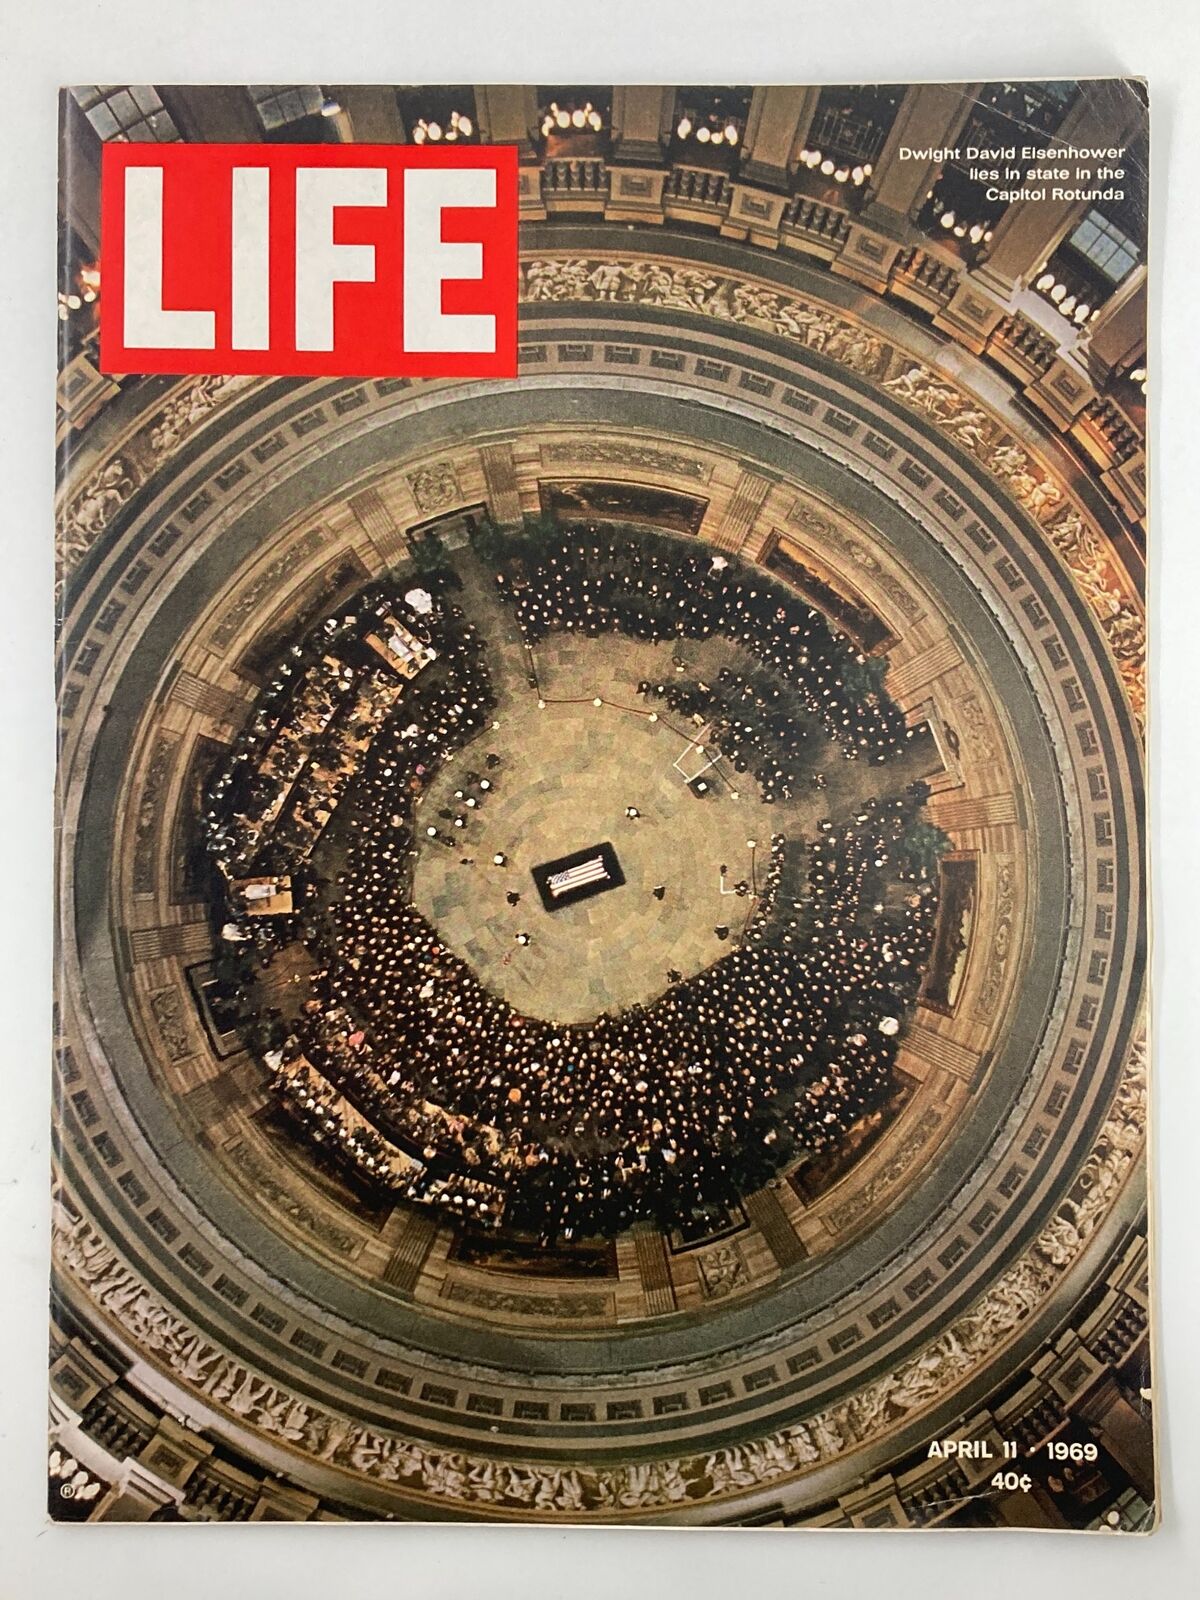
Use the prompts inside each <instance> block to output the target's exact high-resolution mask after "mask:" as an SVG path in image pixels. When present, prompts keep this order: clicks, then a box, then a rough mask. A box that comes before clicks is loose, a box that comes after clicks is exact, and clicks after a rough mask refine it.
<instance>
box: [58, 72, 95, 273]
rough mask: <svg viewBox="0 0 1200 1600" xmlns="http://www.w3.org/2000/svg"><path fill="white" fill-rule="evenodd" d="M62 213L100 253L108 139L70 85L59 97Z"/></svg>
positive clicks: (59, 199)
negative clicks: (102, 181)
mask: <svg viewBox="0 0 1200 1600" xmlns="http://www.w3.org/2000/svg"><path fill="white" fill-rule="evenodd" d="M59 130H60V131H59V137H60V140H61V149H62V151H63V159H62V160H61V161H60V162H59V166H58V214H59V216H60V217H62V219H63V221H64V222H66V223H67V224H68V226H69V227H71V228H73V229H74V230H75V232H76V233H77V234H78V235H79V237H80V239H82V241H83V243H84V245H85V247H86V248H87V249H88V250H90V251H91V252H92V254H93V255H94V256H97V255H99V254H100V152H101V150H102V149H103V148H104V142H103V140H102V139H101V138H100V135H99V134H98V133H97V132H96V130H95V128H93V127H92V125H91V123H90V122H89V121H88V119H87V118H86V117H85V116H84V114H83V112H82V111H81V110H80V109H79V107H78V106H77V105H76V103H75V99H74V96H73V95H72V94H71V93H70V92H69V91H68V90H66V89H64V90H63V91H62V94H61V96H60V99H59Z"/></svg>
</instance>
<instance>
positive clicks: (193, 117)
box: [159, 84, 263, 144]
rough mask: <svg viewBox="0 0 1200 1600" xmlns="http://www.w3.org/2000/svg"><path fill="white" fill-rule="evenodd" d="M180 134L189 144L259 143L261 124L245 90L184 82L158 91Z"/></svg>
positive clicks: (261, 132) (260, 139)
mask: <svg viewBox="0 0 1200 1600" xmlns="http://www.w3.org/2000/svg"><path fill="white" fill-rule="evenodd" d="M159 94H160V96H161V98H162V103H163V105H164V106H166V108H167V110H168V111H169V112H170V113H171V120H172V121H173V122H174V124H175V126H176V127H177V128H178V129H179V133H180V137H181V138H183V139H185V140H187V142H188V143H189V144H259V143H261V141H262V136H263V130H262V124H261V123H260V122H259V120H258V113H257V112H256V111H255V109H254V102H253V101H252V100H251V99H250V94H249V91H248V90H246V89H244V88H242V87H240V86H235V85H222V86H217V85H199V84H184V85H175V86H174V87H171V86H168V87H166V88H162V89H160V90H159Z"/></svg>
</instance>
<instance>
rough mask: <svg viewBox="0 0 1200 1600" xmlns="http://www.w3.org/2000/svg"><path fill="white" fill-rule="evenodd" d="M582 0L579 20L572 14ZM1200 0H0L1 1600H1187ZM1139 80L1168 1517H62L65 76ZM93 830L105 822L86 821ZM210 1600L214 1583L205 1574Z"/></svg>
mask: <svg viewBox="0 0 1200 1600" xmlns="http://www.w3.org/2000/svg"><path fill="white" fill-rule="evenodd" d="M568 12H569V15H568V14H567V13H568ZM1198 43H1200V8H1198V7H1197V5H1196V0H1177V3H1171V0H1140V3H1139V0H1056V3H1054V4H1048V3H1046V0H996V3H994V4H991V5H980V4H976V3H973V0H942V3H941V4H935V5H931V4H924V3H920V0H849V3H847V0H807V3H801V0H782V3H781V0H773V3H758V0H754V3H751V0H740V3H739V0H724V3H719V0H668V3H661V4H654V3H652V0H636V3H630V0H595V3H594V4H592V5H590V6H587V7H586V8H585V7H584V6H582V5H578V4H574V5H572V4H570V3H569V0H560V3H559V4H557V5H555V6H544V5H539V4H530V3H526V4H521V5H516V4H513V3H511V0H493V3H491V4H487V3H486V0H426V3H425V4H422V5H413V4H410V3H408V0H382V3H374V4H372V3H370V0H316V3H309V0H288V3H280V4H276V5H262V4H255V3H252V0H198V3H197V0H189V3H187V4H177V3H172V0H91V3H90V4H81V3H75V0H5V3H4V5H3V8H2V9H0V63H2V66H0V71H2V72H3V90H4V94H3V113H4V115H3V122H4V143H3V146H2V147H0V149H2V154H0V229H2V232H0V311H2V316H3V321H2V323H0V327H2V328H3V346H2V347H3V351H4V354H3V355H2V356H0V394H2V395H3V401H2V405H3V410H2V412H0V451H2V457H0V561H2V563H3V565H2V566H0V696H2V698H3V709H4V724H3V725H4V726H5V728H6V729H9V730H11V731H9V732H7V734H6V736H5V737H4V739H3V742H2V744H0V761H2V762H3V780H2V781H0V944H2V947H0V985H2V988H0V1019H2V1021H0V1040H2V1041H3V1043H2V1045H0V1344H2V1349H0V1452H2V1453H0V1600H41V1597H43V1596H49V1595H59V1594H66V1595H79V1596H81V1597H86V1600H107V1597H108V1596H117V1595H121V1596H124V1597H127V1600H142V1597H143V1596H151V1595H153V1596H158V1595H166V1596H170V1597H171V1600H176V1597H178V1600H191V1597H193V1596H205V1597H208V1596H210V1595H212V1593H213V1591H214V1589H218V1586H223V1588H224V1594H227V1595H228V1596H229V1600H235V1597H237V1600H241V1597H242V1596H253V1597H256V1600H274V1597H276V1596H280V1597H283V1596H287V1597H288V1600H307V1597H308V1596H317V1595H324V1594H327V1593H331V1592H332V1593H335V1594H339V1596H340V1595H344V1596H345V1600H358V1597H359V1596H360V1595H365V1594H367V1593H370V1594H371V1595H372V1596H391V1595H418V1594H419V1595H421V1596H422V1597H423V1600H424V1597H440V1596H455V1597H459V1596H463V1597H465V1596H475V1595H479V1596H481V1597H488V1600H490V1597H496V1600H500V1597H508V1596H521V1597H528V1596H555V1597H558V1596H572V1597H574V1596H578V1597H581V1600H582V1597H591V1596H614V1595H616V1594H618V1593H620V1591H621V1590H622V1589H628V1590H630V1591H632V1592H633V1593H636V1594H639V1595H641V1594H646V1593H651V1594H653V1593H654V1592H655V1591H656V1590H657V1591H658V1592H659V1593H661V1594H664V1595H666V1594H671V1595H674V1594H685V1595H687V1596H688V1597H689V1600H690V1597H693V1596H694V1597H695V1600H701V1597H707V1596H710V1595H712V1596H717V1595H719V1596H723V1597H728V1600H751V1597H752V1596H757V1595H759V1594H767V1593H770V1594H771V1595H772V1596H775V1595H778V1596H780V1597H782V1596H785V1595H786V1596H788V1597H791V1596H800V1595H803V1596H806V1597H807V1596H809V1595H835V1594H836V1595H839V1596H842V1595H850V1596H859V1595H868V1594H873V1593H879V1594H881V1595H888V1596H889V1597H890V1596H900V1597H904V1596H916V1595H925V1594H929V1593H935V1592H936V1593H944V1594H947V1595H950V1594H953V1595H954V1596H955V1597H956V1600H958V1597H971V1600H976V1597H978V1600H990V1597H992V1596H1018V1597H1020V1600H1042V1597H1045V1596H1059V1595H1062V1596H1067V1597H1068V1600H1074V1597H1076V1596H1079V1597H1083V1596H1087V1597H1089V1600H1091V1597H1095V1600H1105V1597H1107V1596H1118V1595H1120V1596H1134V1597H1137V1600H1142V1597H1145V1600H1150V1597H1154V1600H1159V1597H1174V1596H1183V1595H1195V1594H1200V1576H1198V1574H1200V1548H1198V1547H1200V1541H1198V1539H1197V1524H1198V1521H1200V1508H1198V1507H1197V1499H1198V1497H1200V1479H1198V1475H1197V1450H1196V1448H1195V1438H1194V1436H1195V1431H1196V1429H1197V1426H1198V1425H1200V1417H1198V1415H1197V1411H1198V1408H1197V1405H1196V1395H1197V1379H1196V1371H1197V1367H1198V1366H1200V1297H1198V1294H1197V1279H1198V1278H1200V1260H1198V1258H1197V1251H1196V1246H1195V1241H1196V1237H1197V1232H1198V1216H1197V1203H1198V1200H1200V1195H1198V1193H1197V1186H1196V1183H1195V1178H1194V1174H1195V1173H1196V1171H1197V1168H1198V1167H1200V1148H1198V1146H1197V1140H1198V1137H1200V1126H1198V1119H1197V1116H1196V1109H1197V1099H1198V1096H1197V1087H1196V1085H1197V1079H1198V1077H1200V1061H1197V1059H1196V1054H1195V1051H1194V1049H1193V1041H1194V1035H1195V1031H1196V1029H1195V1023H1194V1020H1193V1018H1194V1015H1195V1011H1196V989H1197V985H1198V981H1200V971H1198V968H1197V962H1196V959H1195V945H1196V941H1197V907H1198V906H1200V879H1198V874H1197V850H1196V830H1195V829H1194V828H1193V827H1192V826H1191V822H1192V816H1193V811H1194V807H1195V803H1196V802H1195V797H1196V796H1197V795H1200V769H1198V767H1197V762H1196V740H1195V725H1196V719H1195V709H1194V708H1195V705H1196V703H1197V692H1196V676H1197V672H1198V670H1200V649H1198V648H1197V641H1198V640H1200V585H1198V583H1197V577H1198V569H1200V503H1198V497H1197V491H1196V480H1197V477H1198V476H1200V470H1198V468H1200V429H1198V427H1197V411H1198V407H1197V396H1198V394H1200V348H1198V347H1200V340H1198V339H1197V315H1196V309H1195V308H1196V280H1197V277H1198V276H1200V204H1198V202H1197V193H1198V188H1197V179H1198V177H1200V90H1198V89H1197V87H1196V84H1195V83H1194V81H1193V80H1194V79H1195V78H1196V77H1197V75H1200V49H1198ZM1130 75H1137V76H1144V77H1146V78H1148V79H1149V82H1150V91H1151V103H1152V111H1153V122H1152V148H1153V157H1152V181H1153V189H1152V229H1153V232H1152V248H1153V256H1152V263H1151V264H1152V272H1153V281H1154V298H1153V302H1152V316H1153V323H1154V327H1153V334H1152V344H1151V351H1150V367H1151V372H1152V374H1153V401H1154V412H1155V429H1156V431H1155V439H1154V454H1153V456H1152V463H1151V465H1152V471H1153V510H1154V527H1153V537H1152V550H1153V557H1152V561H1151V567H1150V594H1151V608H1152V618H1153V625H1154V633H1153V639H1154V646H1153V650H1152V662H1153V669H1154V679H1153V700H1152V706H1153V723H1154V726H1153V735H1152V750H1153V776H1154V783H1153V789H1152V800H1151V835H1152V838H1153V840H1154V862H1155V884H1156V908H1155V909H1156V917H1157V928H1156V939H1155V947H1154V981H1155V987H1156V996H1157V1012H1156V1016H1157V1050H1156V1055H1157V1061H1156V1081H1155V1091H1154V1092H1155V1114H1156V1119H1157V1145H1158V1149H1157V1176H1158V1184H1157V1209H1158V1246H1159V1259H1160V1271H1159V1334H1160V1340H1159V1347H1160V1352H1161V1356H1160V1361H1159V1366H1158V1372H1157V1385H1156V1400H1157V1405H1158V1420H1159V1428H1160V1447H1161V1455H1162V1462H1163V1468H1164V1488H1163V1496H1162V1508H1163V1527H1162V1529H1161V1530H1160V1531H1159V1532H1158V1533H1157V1534H1156V1535H1154V1536H1153V1537H1152V1538H1151V1539H1149V1540H1146V1539H1115V1538H1107V1537H1091V1538H1088V1537H1084V1536H1081V1535H1066V1534H1041V1535H1032V1534H1019V1533H1008V1534H1001V1533H997V1534H991V1533H988V1534H984V1533H966V1534H963V1533H959V1534H954V1533H938V1532H931V1533H927V1534H921V1533H907V1534H890V1535H888V1534H867V1533H857V1534H817V1533H801V1532H791V1533H789V1532H778V1533H751V1532H736V1533H711V1532H690V1531H683V1530H671V1531H657V1530H655V1531H633V1530H628V1531H612V1532H610V1531H575V1530H566V1531H559V1530H525V1529H519V1530H517V1529H490V1528H462V1527H455V1528H416V1527H399V1528H398V1527H390V1528H389V1527H379V1526H375V1527H365V1528H348V1527H331V1526H325V1527H321V1526H308V1527H299V1528H278V1527H268V1526H256V1527H253V1528H248V1527H206V1526H188V1527H180V1526H161V1527H134V1528H130V1527H121V1528H118V1527H95V1528H92V1527H87V1528H75V1527H66V1528H53V1527H49V1526H47V1525H45V1523H44V1515H45V1509H44V1508H45V1486H46V1478H45V1443H44V1441H45V1365H46V1363H45V1346H46V1287H45V1284H46V1256H47V1227H46V1204H45V1199H46V1185H47V1171H48V1151H47V1127H48V1121H49V1084H50V1066H49V1062H50V1055H49V1050H50V1043H49V1040H50V1034H49V1016H50V971H51V919H50V906H51V850H52V834H51V790H52V769H53V753H54V750H53V726H54V722H53V700H52V687H51V602H50V574H51V538H52V525H51V496H52V491H53V447H52V435H53V425H54V389H53V384H54V365H55V334H56V326H57V324H56V320H55V292H56V272H55V210H56V207H55V196H56V177H55V155H56V152H55V138H56V109H55V90H56V88H57V86H58V85H59V84H69V83H82V82H88V83H94V82H102V83H107V82H113V83H130V82H133V83H222V82H235V83H243V84H245V83H265V82H270V83H312V82H324V83H353V82H371V83H421V82H428V83H466V84H471V83H489V82H491V83H497V82H499V83H504V82H517V83H526V82H532V83H546V84H549V83H613V82H641V83H655V82H665V83H676V84H687V83H706V82H718V83H742V84H756V83H772V82H785V83H860V82H864V81H873V80H878V81H888V80H892V81H898V82H912V81H920V80H939V79H944V80H949V81H961V80H981V79H982V80H993V79H997V78H1002V77H1011V78H1017V79H1020V78H1038V77H1044V78H1075V77H1085V76H1130ZM95 847H96V848H97V849H99V850H103V849H105V848H106V844H105V841H104V840H97V841H96V846H95ZM218 1594H219V1595H220V1600H224V1595H222V1594H221V1592H220V1589H218Z"/></svg>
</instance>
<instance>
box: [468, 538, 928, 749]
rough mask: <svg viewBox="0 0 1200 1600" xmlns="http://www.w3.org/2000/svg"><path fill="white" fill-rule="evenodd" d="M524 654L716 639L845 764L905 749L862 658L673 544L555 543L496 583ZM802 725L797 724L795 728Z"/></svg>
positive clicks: (814, 618)
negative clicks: (612, 635)
mask: <svg viewBox="0 0 1200 1600" xmlns="http://www.w3.org/2000/svg"><path fill="white" fill-rule="evenodd" d="M496 581H497V585H498V587H499V590H500V592H501V594H502V595H503V596H504V597H505V598H506V599H507V600H508V602H509V603H510V604H511V605H512V607H513V609H514V612H515V615H516V619H517V623H518V625H519V627H520V629H521V634H522V637H523V638H524V640H525V642H526V644H528V645H531V646H536V645H537V644H538V643H539V642H540V641H541V640H542V639H544V638H545V637H546V635H547V634H549V633H576V634H582V635H583V636H585V637H595V636H596V635H597V634H600V633H608V632H613V631H615V632H617V633H624V634H627V635H628V636H629V637H630V638H634V639H645V640H648V641H651V642H658V641H661V640H677V639H708V638H712V637H720V638H724V639H727V640H729V641H731V642H732V643H733V644H735V645H739V646H741V647H742V648H743V649H745V650H747V651H748V652H749V653H750V654H751V655H753V656H754V657H755V658H756V659H757V660H758V662H759V663H760V665H761V666H762V667H764V668H765V669H767V671H768V672H769V673H770V674H772V675H774V676H775V677H777V678H778V679H779V680H780V683H781V685H785V686H787V688H788V689H789V690H790V692H791V696H793V697H794V700H795V702H796V705H797V708H798V709H799V710H801V711H802V712H803V713H804V715H805V718H806V719H808V718H811V719H812V720H814V721H815V722H817V723H818V724H819V725H820V726H821V727H822V728H823V729H824V730H825V732H826V734H827V735H828V737H829V738H831V739H833V740H834V741H835V742H836V743H837V744H838V745H839V746H840V747H841V750H842V754H843V755H844V756H846V757H847V759H849V760H866V761H872V762H876V763H880V764H881V763H883V762H885V761H887V760H889V759H890V758H892V757H893V756H895V754H896V753H897V752H898V750H899V749H900V748H901V747H902V745H903V744H904V743H905V742H906V740H907V738H908V730H907V729H906V727H905V724H904V716H903V713H902V712H901V711H900V709H899V708H898V707H897V706H896V705H895V704H894V703H893V702H892V701H891V700H890V699H889V698H888V697H887V696H886V695H885V694H883V693H881V692H880V691H879V690H878V689H876V688H875V687H874V686H873V685H871V684H870V681H869V679H868V680H867V686H866V687H865V688H856V687H854V684H855V682H856V680H861V679H862V678H863V675H864V674H863V669H864V667H865V665H866V662H865V658H864V657H863V656H862V655H861V653H859V652H858V651H857V650H856V649H855V647H854V646H853V644H851V643H850V642H849V640H847V639H846V638H844V637H843V636H842V635H840V634H836V633H834V632H833V630H832V629H831V628H830V627H829V624H828V623H827V622H826V621H825V619H824V617H822V615H821V614H820V612H818V611H814V610H813V609H812V607H811V606H809V605H807V604H805V602H804V601H803V600H801V599H799V598H798V597H797V596H795V595H792V594H789V593H788V592H787V591H786V590H784V589H783V588H781V587H780V585H779V584H777V583H774V582H772V581H771V580H770V579H769V578H767V577H765V576H764V575H763V574H762V573H761V572H759V571H757V570H755V569H747V570H744V571H743V570H742V569H741V568H740V566H738V565H735V563H733V562H731V561H730V559H729V558H728V557H725V556H721V555H716V556H714V555H713V554H712V552H711V551H709V550H705V549H703V548H702V547H699V546H697V547H695V548H691V547H688V546H686V545H684V544H682V543H680V542H679V541H677V540H669V539H666V538H654V537H652V536H649V535H640V536H632V535H629V534H623V533H618V532H612V533H606V534H600V533H597V532H596V531H595V530H594V529H592V530H588V532H586V533H584V534H582V535H575V534H571V535H563V536H561V537H556V538H554V539H553V540H551V541H550V542H548V543H546V544H539V545H537V546H534V547H533V548H531V549H529V550H527V551H525V552H523V553H522V554H521V555H520V556H518V557H517V559H516V560H514V561H512V562H510V563H509V564H508V565H507V566H506V567H505V568H503V569H502V570H501V571H500V572H499V573H498V574H497V578H496ZM799 726H803V724H799Z"/></svg>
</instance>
